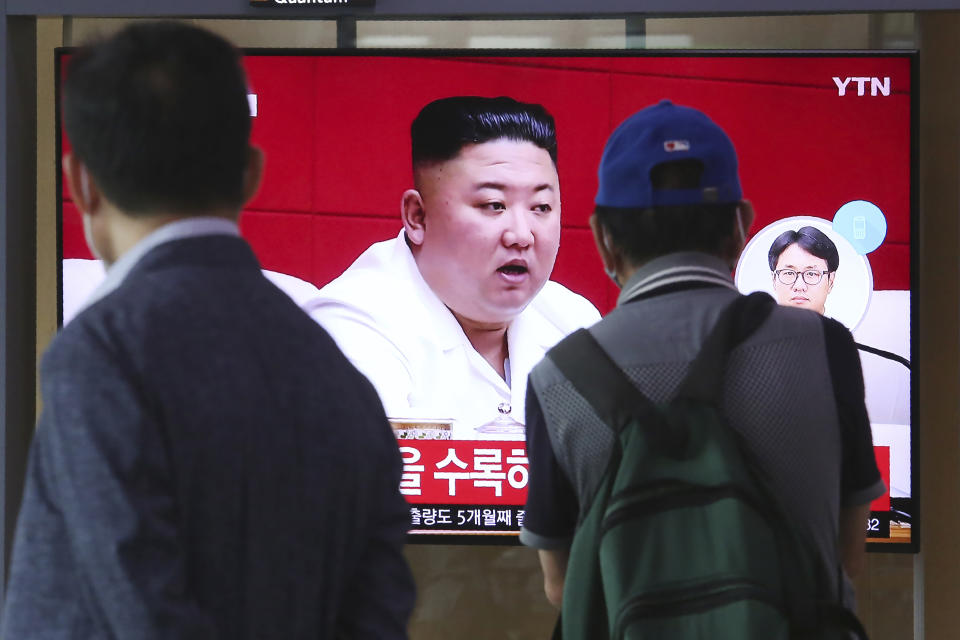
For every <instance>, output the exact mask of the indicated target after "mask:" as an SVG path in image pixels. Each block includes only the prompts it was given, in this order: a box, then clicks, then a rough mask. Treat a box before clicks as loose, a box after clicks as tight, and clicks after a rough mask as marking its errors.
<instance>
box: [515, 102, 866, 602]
mask: <svg viewBox="0 0 960 640" xmlns="http://www.w3.org/2000/svg"><path fill="white" fill-rule="evenodd" d="M595 204H596V208H595V211H594V215H593V216H592V217H591V219H590V226H591V228H592V230H593V233H594V237H595V240H596V244H597V250H598V251H599V253H600V257H601V258H602V261H603V264H604V267H605V269H606V271H607V273H608V275H609V276H610V277H611V278H612V279H613V281H614V282H615V283H616V284H617V285H618V286H619V287H620V288H621V294H620V296H619V299H618V301H617V307H616V308H615V309H614V310H613V311H611V312H610V314H608V315H607V316H606V317H605V318H604V319H603V320H601V321H600V322H599V323H597V324H595V325H593V326H592V327H591V328H590V329H589V333H590V335H592V337H593V338H594V339H595V341H596V342H597V343H599V345H600V347H601V348H602V350H603V351H605V352H606V353H607V354H608V355H609V356H610V358H611V359H612V360H613V362H614V363H615V364H616V365H617V367H618V368H620V369H622V370H623V371H624V372H625V373H626V374H627V377H628V378H629V379H630V381H631V382H632V383H633V386H635V387H636V388H637V389H639V390H640V391H641V392H642V393H643V394H644V395H645V396H647V398H649V399H650V400H652V401H653V402H654V403H662V402H666V401H668V400H670V399H672V398H673V397H674V396H675V395H676V393H677V389H678V386H679V383H680V381H681V380H682V379H683V378H684V376H685V374H686V372H687V370H688V368H689V365H690V363H691V361H693V359H694V358H695V357H696V356H697V354H698V352H699V351H700V348H701V346H702V343H703V341H704V338H705V337H706V336H707V335H708V334H709V333H710V331H711V329H712V328H713V327H714V324H715V323H716V321H717V319H718V317H719V316H720V314H721V312H722V311H723V310H724V309H725V308H726V307H727V306H728V305H730V303H731V302H732V301H734V300H735V299H737V298H738V296H739V295H740V294H739V292H738V291H737V289H736V287H735V286H734V283H733V280H732V278H731V272H732V270H733V266H734V265H735V264H736V261H737V258H738V257H739V254H740V252H741V250H742V249H743V246H744V244H745V240H746V231H747V229H749V227H750V224H751V223H752V222H753V209H752V207H751V206H750V204H749V203H748V202H747V201H746V200H744V199H743V193H742V190H741V186H740V178H739V174H738V166H737V154H736V150H735V149H734V146H733V143H732V142H731V140H730V138H729V137H728V136H727V134H726V133H725V132H724V131H723V129H721V128H720V127H719V126H718V125H717V124H716V123H714V122H713V121H712V120H711V119H710V118H709V117H708V116H707V115H706V114H704V113H702V112H700V111H697V110H696V109H693V108H690V107H686V106H680V105H675V104H673V103H672V102H670V101H668V100H664V101H662V102H660V103H658V104H656V105H653V106H650V107H647V108H645V109H642V110H641V111H638V112H637V113H635V114H633V115H632V116H630V117H629V118H628V119H627V120H626V121H624V122H623V123H622V124H621V125H620V126H619V127H618V128H617V129H616V130H615V131H614V132H613V134H612V135H611V136H610V138H609V140H608V141H607V145H606V148H605V150H604V153H603V157H602V159H601V161H600V168H599V189H598V191H597V196H596V201H595ZM568 340H569V339H568ZM561 344H563V343H562V342H561ZM721 408H722V411H723V414H724V416H725V417H726V419H727V421H728V422H729V424H730V425H731V426H732V427H733V428H734V430H736V431H737V432H739V434H740V435H741V436H742V438H743V441H744V442H745V445H746V449H747V450H749V452H750V454H752V457H754V458H755V459H756V460H757V462H758V464H759V466H760V467H761V469H762V471H763V472H764V473H765V474H766V475H767V476H768V479H769V483H770V485H771V487H772V488H773V489H774V490H775V492H776V493H778V494H779V496H780V497H781V499H782V502H783V503H784V504H785V505H786V506H787V509H788V511H789V514H790V516H791V517H792V518H794V519H795V523H796V527H798V528H802V529H804V530H805V531H806V533H807V534H809V536H810V537H811V538H812V539H813V541H814V546H815V547H816V550H817V553H818V554H819V555H820V556H822V559H823V561H824V562H825V566H826V567H836V568H837V571H835V572H834V575H839V574H840V573H841V571H840V567H841V566H842V567H843V569H845V570H846V573H847V574H848V575H852V574H854V573H855V572H856V571H857V570H858V569H859V567H860V564H861V562H862V558H863V554H864V539H865V533H866V532H865V525H864V523H865V521H866V518H867V514H868V512H869V503H870V501H871V500H872V499H874V498H876V497H878V496H879V495H881V494H882V492H883V482H882V481H881V479H880V474H879V472H878V470H877V465H876V461H875V459H874V454H873V447H872V442H871V433H870V424H869V420H868V418H867V412H866V407H865V405H864V393H863V379H862V374H861V371H860V364H859V359H858V357H857V350H856V347H855V346H854V342H853V338H852V336H851V335H850V333H849V331H847V330H846V329H845V328H844V327H843V326H842V325H840V324H839V323H838V322H836V321H833V320H830V319H827V318H824V317H822V316H820V315H818V314H816V313H813V312H809V311H806V310H801V309H788V308H784V307H776V308H773V309H772V310H771V312H770V315H769V316H767V318H766V319H765V320H764V321H763V322H762V324H760V325H759V327H758V328H757V329H756V330H755V331H754V332H753V333H752V334H751V335H750V336H749V337H747V338H746V339H745V340H744V341H743V342H742V343H740V345H739V346H738V347H736V348H735V349H734V350H733V351H732V352H731V356H730V358H729V361H728V363H727V367H726V368H725V370H724V378H723V399H722V404H721ZM526 410H527V419H526V424H527V453H528V457H529V459H530V476H529V485H528V487H529V493H528V498H527V506H526V512H525V518H524V524H523V530H522V531H521V534H520V539H521V541H522V542H523V543H524V544H526V545H529V546H531V547H534V548H536V549H538V550H539V554H540V560H541V564H542V566H543V570H544V578H545V580H544V584H545V589H546V593H547V597H548V598H549V599H550V600H551V601H552V602H553V603H554V604H556V605H557V606H558V607H559V606H560V603H561V601H562V598H563V589H564V577H565V573H566V567H567V558H568V554H569V549H570V544H571V541H572V539H573V535H574V533H575V531H576V530H577V527H578V523H580V521H581V520H582V518H583V516H584V514H586V512H587V511H588V509H589V507H590V505H591V501H592V500H593V497H594V495H595V493H596V491H597V489H598V487H599V486H600V483H601V480H602V477H603V475H604V473H605V471H606V469H607V467H608V462H609V460H610V458H611V455H612V453H613V451H614V449H615V448H616V446H617V445H616V442H617V440H616V436H615V434H614V432H613V431H612V430H611V428H610V427H608V426H606V424H605V423H604V422H603V420H602V419H601V418H600V417H599V416H598V414H597V413H596V412H595V411H594V410H593V408H592V405H591V404H589V403H588V402H587V400H586V399H585V398H584V397H583V396H582V395H581V394H580V393H579V392H578V391H577V390H576V388H575V387H574V385H573V384H572V383H571V381H570V380H568V379H567V378H566V377H565V375H564V374H563V373H562V372H561V371H560V369H559V368H558V367H557V365H556V364H555V363H554V361H553V360H551V359H550V358H546V359H544V360H543V361H541V363H540V364H539V365H537V367H536V368H534V370H533V372H532V373H531V374H530V378H529V390H528V392H527V405H526ZM839 582H841V583H842V584H837V585H835V586H836V590H837V591H838V593H837V594H836V595H837V596H838V597H841V598H842V599H843V600H844V602H846V603H847V604H852V595H853V594H852V588H851V586H850V583H849V581H848V580H846V579H844V580H842V581H839Z"/></svg>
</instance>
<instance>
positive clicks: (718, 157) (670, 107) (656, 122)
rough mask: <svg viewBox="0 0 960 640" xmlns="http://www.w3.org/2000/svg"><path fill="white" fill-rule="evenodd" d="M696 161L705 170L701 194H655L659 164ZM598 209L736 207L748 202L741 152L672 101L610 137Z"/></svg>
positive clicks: (702, 116)
mask: <svg viewBox="0 0 960 640" xmlns="http://www.w3.org/2000/svg"><path fill="white" fill-rule="evenodd" d="M687 159H695V160H699V161H700V162H701V163H702V164H703V175H702V177H701V180H700V186H699V187H698V188H696V189H654V188H653V185H652V184H651V182H650V171H651V169H653V168H654V167H655V166H657V165H658V164H663V163H664V162H674V161H677V160H687ZM597 173H598V176H599V178H600V187H599V189H597V197H596V200H595V204H596V205H597V206H601V207H620V208H629V209H640V208H647V207H655V206H670V205H690V204H711V203H733V202H739V201H740V200H741V199H742V198H743V191H742V190H741V188H740V177H739V175H738V174H737V152H736V150H735V149H734V148H733V143H732V142H731V141H730V138H729V137H728V136H727V134H726V133H724V131H723V129H721V128H720V127H719V126H717V124H716V123H715V122H714V121H713V120H711V119H710V118H708V117H707V115H706V114H704V113H702V112H700V111H697V110H696V109H692V108H690V107H683V106H680V105H675V104H673V103H672V102H670V101H669V100H662V101H661V102H659V103H658V104H655V105H653V106H650V107H647V108H646V109H641V110H640V111H638V112H636V113H635V114H633V115H632V116H630V117H629V118H627V119H626V120H624V121H623V122H622V123H621V124H620V126H619V127H617V128H616V130H615V131H614V132H613V134H611V135H610V138H609V139H608V140H607V146H606V147H605V148H604V150H603V158H602V159H601V160H600V169H599V170H598V172H597Z"/></svg>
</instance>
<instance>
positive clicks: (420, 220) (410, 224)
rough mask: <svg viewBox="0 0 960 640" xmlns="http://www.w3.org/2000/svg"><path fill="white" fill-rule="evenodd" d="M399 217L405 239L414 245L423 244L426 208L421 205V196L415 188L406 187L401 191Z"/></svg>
mask: <svg viewBox="0 0 960 640" xmlns="http://www.w3.org/2000/svg"><path fill="white" fill-rule="evenodd" d="M400 219H401V220H403V229H404V231H405V232H406V234H407V240H409V241H410V242H411V243H413V244H415V245H421V244H423V236H424V232H425V230H426V210H425V209H424V206H423V196H421V195H420V192H419V191H417V190H416V189H407V190H406V191H404V192H403V198H402V199H401V201H400Z"/></svg>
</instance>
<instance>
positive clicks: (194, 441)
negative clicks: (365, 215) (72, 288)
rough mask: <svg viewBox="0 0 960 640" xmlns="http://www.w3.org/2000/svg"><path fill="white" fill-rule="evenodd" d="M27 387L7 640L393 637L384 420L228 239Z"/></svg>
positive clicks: (117, 307)
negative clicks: (37, 413)
mask: <svg viewBox="0 0 960 640" xmlns="http://www.w3.org/2000/svg"><path fill="white" fill-rule="evenodd" d="M41 381H42V390H43V406H44V409H43V413H42V415H41V417H40V421H39V425H38V427H37V433H36V436H35V438H34V442H33V445H32V450H31V454H30V464H29V471H28V477H27V486H26V490H25V493H24V500H23V506H22V509H21V511H20V516H19V521H18V524H17V533H16V537H15V543H14V545H15V546H14V557H13V560H12V568H11V574H10V582H9V587H8V595H7V600H6V603H5V610H4V615H3V619H2V633H0V635H2V637H3V638H4V639H5V640H17V639H19V638H31V639H46V638H57V639H59V638H70V639H74V638H76V639H79V638H123V639H128V638H129V639H152V638H178V639H184V638H198V639H199V638H203V639H204V640H210V639H213V638H221V639H229V640H234V639H246V638H249V639H253V638H277V639H284V640H293V639H298V638H311V639H317V638H339V637H348V638H405V637H406V623H407V619H408V617H409V614H410V610H411V608H412V606H413V599H414V595H413V583H412V578H411V575H410V572H409V568H408V566H407V564H406V562H405V560H404V558H403V556H402V546H403V543H404V539H405V535H406V531H407V528H408V523H409V509H408V507H407V504H406V503H405V501H404V500H403V498H402V496H400V495H399V493H398V485H399V481H400V470H401V461H400V456H399V453H398V449H397V446H396V441H395V440H394V438H393V435H392V433H391V430H390V427H389V425H388V423H387V421H386V418H385V417H384V413H383V409H382V407H381V404H380V401H379V399H378V398H377V396H376V393H375V392H374V390H373V388H372V387H371V386H370V384H369V383H368V382H367V381H366V379H365V378H363V376H361V375H360V374H359V373H358V372H357V371H356V370H355V369H354V368H353V366H352V365H350V364H349V363H348V361H347V360H346V359H345V358H344V357H343V355H342V354H341V353H340V351H339V350H338V349H337V347H336V346H335V344H334V342H333V340H332V339H331V338H330V337H329V336H328V335H327V334H326V332H324V331H323V329H321V328H320V326H318V325H317V324H316V323H315V322H314V321H313V320H311V319H310V318H309V317H308V316H307V315H305V314H304V313H303V312H302V311H301V310H300V309H299V308H297V306H296V305H295V304H294V303H293V302H292V301H291V300H290V299H289V298H287V296H286V295H285V294H284V293H282V292H281V291H280V290H279V289H277V288H276V287H274V286H273V285H272V284H270V283H269V282H268V281H267V280H266V279H265V278H264V277H263V275H262V274H261V272H260V270H259V266H258V264H257V262H256V259H255V258H254V256H253V254H252V253H251V251H250V249H249V247H248V246H247V245H246V243H244V242H243V241H242V240H240V239H239V238H235V237H230V236H202V237H194V238H188V239H182V240H176V241H172V242H167V243H165V244H161V245H160V246H158V247H156V248H154V249H152V250H151V251H150V252H149V253H147V254H146V255H145V256H144V257H143V258H142V259H141V260H140V261H139V262H138V263H137V264H136V266H135V267H134V268H133V270H132V271H131V272H130V274H129V275H128V276H127V277H126V278H125V279H124V281H123V283H122V284H121V285H120V287H119V288H117V289H116V290H114V291H113V292H112V293H110V294H108V295H107V296H106V297H104V298H102V299H101V300H99V301H98V302H96V303H94V304H93V305H92V306H91V307H89V308H88V309H86V310H85V311H84V312H83V313H81V314H80V315H79V316H78V317H77V318H75V319H74V320H73V321H72V322H71V323H70V324H69V325H67V326H66V327H65V328H64V330H63V331H62V332H61V333H60V335H59V336H57V338H56V339H55V340H54V342H53V344H52V345H51V347H50V349H49V351H48V352H47V354H46V355H45V357H44V360H43V364H42V369H41Z"/></svg>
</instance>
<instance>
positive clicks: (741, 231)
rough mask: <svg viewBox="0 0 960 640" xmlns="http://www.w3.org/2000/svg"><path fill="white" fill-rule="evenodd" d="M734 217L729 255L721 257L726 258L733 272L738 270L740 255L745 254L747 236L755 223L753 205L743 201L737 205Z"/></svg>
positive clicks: (728, 247) (728, 246)
mask: <svg viewBox="0 0 960 640" xmlns="http://www.w3.org/2000/svg"><path fill="white" fill-rule="evenodd" d="M733 215H734V221H733V225H734V228H733V236H732V238H731V241H730V242H729V243H728V244H727V249H726V251H727V255H725V256H721V257H723V258H726V259H727V261H728V262H729V263H730V270H731V271H733V270H734V269H735V268H736V266H737V261H738V260H739V259H740V254H741V253H743V249H744V247H746V245H747V234H749V233H750V227H751V226H752V225H753V221H754V219H755V218H756V213H755V212H754V210H753V205H752V204H750V201H749V200H741V201H740V202H739V203H738V204H737V210H736V212H734V214H733Z"/></svg>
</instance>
